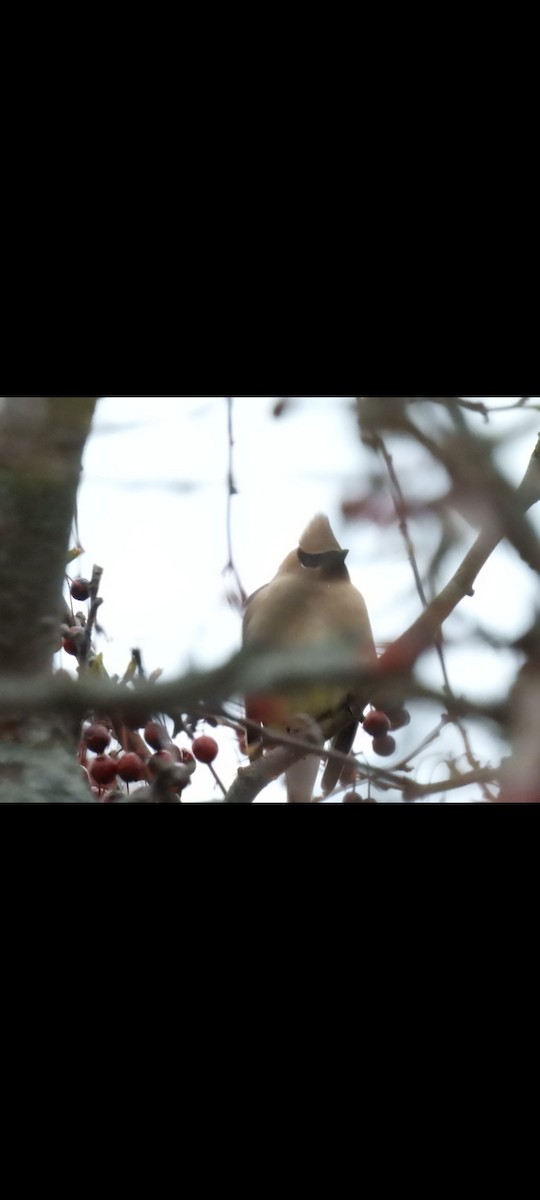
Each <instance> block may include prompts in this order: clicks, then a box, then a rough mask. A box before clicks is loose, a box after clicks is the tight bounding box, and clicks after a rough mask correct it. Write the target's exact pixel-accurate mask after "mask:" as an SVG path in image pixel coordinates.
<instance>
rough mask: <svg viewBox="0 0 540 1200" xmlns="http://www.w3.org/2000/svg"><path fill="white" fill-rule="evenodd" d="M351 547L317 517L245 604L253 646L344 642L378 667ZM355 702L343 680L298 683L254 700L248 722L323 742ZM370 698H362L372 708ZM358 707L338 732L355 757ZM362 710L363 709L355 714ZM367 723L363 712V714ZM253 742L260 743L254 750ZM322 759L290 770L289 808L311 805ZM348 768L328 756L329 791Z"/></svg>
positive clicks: (246, 636)
mask: <svg viewBox="0 0 540 1200" xmlns="http://www.w3.org/2000/svg"><path fill="white" fill-rule="evenodd" d="M347 554H348V550H344V549H343V548H342V547H341V546H340V544H339V542H338V541H337V539H336V537H335V535H334V533H333V531H332V527H331V525H330V522H329V520H328V517H327V516H326V514H325V513H317V514H316V515H315V516H314V517H313V518H312V519H311V521H310V522H309V524H308V525H307V526H306V528H305V529H304V532H303V533H302V535H301V537H300V539H299V543H298V547H297V548H296V549H295V550H291V552H290V553H289V554H287V556H286V557H285V558H284V560H283V562H282V563H281V565H280V567H279V568H278V570H277V572H276V574H275V576H274V578H273V579H271V580H270V582H269V583H267V584H265V585H264V586H263V587H261V588H258V589H257V591H255V592H253V593H252V595H251V596H249V597H248V600H247V601H246V605H245V609H244V616H243V624H242V641H243V646H244V647H245V648H246V649H250V650H251V649H253V650H265V651H269V650H275V651H285V652H286V651H287V650H291V651H292V650H293V649H294V648H296V647H298V648H308V647H310V646H314V647H321V645H322V644H324V643H326V644H327V645H332V644H338V643H339V644H340V645H343V644H344V643H345V644H347V645H350V647H351V657H352V656H353V655H354V662H355V664H356V665H358V666H359V667H361V666H362V665H364V666H365V668H366V670H371V669H372V668H373V666H374V664H375V663H376V660H377V652H376V649H375V643H374V640H373V634H372V631H371V624H370V620H369V614H368V610H367V606H366V603H365V600H364V598H363V596H362V595H361V593H360V592H359V591H358V589H357V588H356V587H354V585H353V584H352V583H351V579H350V575H349V572H348V570H347V567H346V566H345V559H346V557H347ZM349 700H351V701H353V697H352V696H349V695H348V693H347V689H346V687H345V686H344V685H343V684H340V683H339V682H337V683H336V682H332V683H325V682H324V680H321V683H320V684H314V685H313V684H309V685H304V686H303V687H298V686H295V687H294V688H291V689H287V692H284V693H283V694H280V695H275V694H274V695H261V696H256V695H249V696H247V697H246V702H245V703H246V717H247V718H248V719H249V720H252V721H256V722H258V723H259V725H263V726H264V725H270V726H272V728H274V729H275V730H276V731H286V732H288V733H292V734H296V735H297V736H300V737H301V736H304V737H305V736H306V732H305V730H306V726H309V724H310V723H311V725H312V727H313V729H312V732H311V735H310V734H309V732H308V736H311V737H313V736H315V738H316V740H317V741H318V743H319V745H322V744H323V743H322V740H321V738H322V734H321V732H320V730H317V726H316V724H314V723H316V722H317V720H320V719H321V718H322V717H323V716H325V715H326V714H327V713H329V712H330V711H331V710H332V709H334V708H336V707H337V706H338V705H339V704H341V703H342V702H347V703H348V702H349ZM367 700H368V697H366V698H365V699H362V704H361V707H365V704H366V703H367ZM354 712H355V707H354V702H353V703H352V704H351V721H350V723H348V724H347V725H346V727H345V728H344V729H343V730H341V732H340V733H339V734H337V735H336V737H335V739H334V742H333V748H334V749H337V750H340V751H341V752H342V753H344V754H348V753H349V751H350V750H351V748H352V745H353V741H354V737H355V734H356V730H357V727H358V719H355V716H354ZM356 712H357V713H358V708H357V709H356ZM360 719H361V715H360ZM254 742H256V743H257V744H256V745H255V747H254ZM247 745H248V752H250V751H251V753H253V752H255V753H260V752H261V746H260V739H258V738H257V733H255V734H254V733H253V731H249V730H248V733H247ZM318 768H319V756H318V755H317V754H309V755H306V757H305V758H302V759H300V760H299V761H298V762H296V763H294V764H293V765H292V766H291V767H289V768H288V769H287V771H286V786H287V800H288V802H289V803H291V804H294V803H309V802H310V801H311V800H312V798H313V789H314V786H315V782H316V779H317V773H318ZM341 771H342V764H341V763H339V762H336V760H332V759H328V761H327V765H326V769H325V771H324V774H323V778H322V781H321V782H322V788H323V791H324V792H325V793H326V794H328V793H329V792H330V791H332V789H333V788H334V787H335V785H336V783H337V781H338V779H339V776H340V774H341Z"/></svg>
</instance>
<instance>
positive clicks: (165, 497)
mask: <svg viewBox="0 0 540 1200" xmlns="http://www.w3.org/2000/svg"><path fill="white" fill-rule="evenodd" d="M486 403H489V404H490V405H493V406H494V407H495V406H497V407H500V406H502V405H503V404H504V403H506V402H505V401H503V400H501V399H494V400H490V399H486ZM273 404H274V401H273V400H271V399H261V398H248V399H244V398H241V399H235V400H234V406H233V424H234V441H235V444H234V478H235V482H236V486H237V489H238V495H236V496H235V497H234V498H233V501H232V537H233V551H234V559H235V565H236V567H237V570H238V572H239V575H240V578H241V580H242V583H243V585H244V588H245V590H246V592H248V593H250V592H251V591H253V590H254V589H255V588H257V587H260V586H261V584H263V583H266V582H267V581H268V580H269V579H270V578H271V577H272V576H273V574H274V573H275V571H276V569H277V567H278V565H279V563H280V562H281V560H282V558H283V557H284V556H285V554H286V553H287V552H288V551H289V550H290V549H292V548H293V547H294V546H296V545H297V544H298V537H299V535H300V533H301V532H302V529H303V528H304V526H305V525H306V524H307V522H308V521H309V519H310V517H311V516H313V514H314V513H315V512H318V511H323V512H326V513H327V514H328V516H329V518H330V521H331V524H332V526H333V528H334V531H335V533H336V536H337V538H338V539H339V540H340V542H341V544H342V545H345V546H348V547H349V550H350V553H349V557H348V560H347V565H348V567H349V570H350V573H351V576H352V579H353V582H354V583H355V584H356V586H357V587H359V589H360V590H361V591H362V593H363V594H364V596H365V598H366V602H367V604H368V608H369V611H370V615H371V621H372V626H373V631H374V636H375V640H376V641H377V642H378V643H383V642H384V641H385V640H390V639H392V638H393V637H396V636H397V635H398V634H399V633H401V632H402V630H403V629H404V628H405V627H406V625H407V624H408V623H409V622H410V621H411V620H412V619H414V617H415V616H416V615H418V612H419V611H420V602H419V599H418V597H417V594H416V590H415V588H414V584H413V580H412V573H411V570H410V566H409V564H408V561H407V557H406V553H405V549H404V546H403V542H402V539H401V537H400V535H399V533H398V531H397V530H396V529H395V528H394V527H393V526H385V527H382V528H381V527H377V526H375V525H372V524H368V523H365V522H363V523H362V524H360V523H347V522H345V521H344V520H343V518H342V517H341V514H340V504H341V501H342V500H343V499H344V498H346V497H355V496H357V495H358V494H360V493H363V492H364V491H368V490H369V477H370V475H372V474H373V473H374V472H375V471H376V470H377V469H378V465H379V464H378V461H377V460H375V458H374V457H373V455H372V454H371V453H370V452H368V451H367V449H366V448H365V447H363V446H362V445H361V444H360V442H359V438H358V434H357V428H356V423H355V415H354V410H353V406H352V401H351V400H347V399H343V398H338V399H309V398H306V399H300V400H295V401H294V403H293V405H292V408H291V410H290V412H289V411H287V412H286V413H285V414H284V415H283V416H282V417H281V418H279V419H275V418H274V417H273V416H272V408H273ZM539 419H540V416H539V414H538V413H537V412H531V413H527V412H523V411H521V410H518V411H517V412H514V413H500V414H499V415H497V416H495V415H494V416H492V418H491V420H490V424H489V426H486V427H485V431H486V432H487V433H488V434H490V435H492V436H493V435H498V436H501V437H503V444H502V445H501V447H500V448H499V451H498V459H499V465H500V466H501V467H502V469H503V470H504V471H505V474H506V475H507V477H508V478H509V479H510V480H511V481H513V482H515V483H517V482H518V481H519V479H520V478H521V475H522V474H523V471H524V469H525V466H526V464H527V461H528V458H529V456H530V453H531V450H532V448H533V446H534V443H535V440H536V436H537V429H538V424H539ZM474 427H475V428H478V429H479V430H480V429H484V426H483V425H482V422H481V418H478V425H476V424H475V426H474ZM516 431H519V436H516ZM391 448H392V450H393V453H394V463H395V467H396V470H397V472H398V475H399V477H400V481H401V483H402V486H403V489H404V491H405V493H406V495H407V496H408V497H410V496H412V495H414V496H417V497H419V498H423V497H425V496H426V495H439V494H441V493H443V492H444V490H445V476H444V473H443V472H442V470H440V469H437V468H435V467H433V466H432V464H431V462H430V461H429V462H428V460H426V459H425V458H424V457H423V456H422V454H421V453H420V452H419V451H418V450H417V449H416V448H414V447H407V446H405V445H404V443H403V442H399V443H397V442H395V443H394V444H393V445H392V447H391ZM227 466H228V443H227V408H226V402H225V399H224V398H209V399H195V398H192V399H190V398H181V399H172V398H152V399H143V398H127V397H125V398H124V397H123V398H114V399H102V400H100V402H99V405H98V409H97V413H96V417H95V421H94V427H93V432H92V435H91V437H90V438H89V441H88V444H87V447H86V452H85V457H84V464H83V467H84V472H83V478H82V484H81V488H80V493H79V505H78V508H79V512H78V516H79V532H80V537H81V540H82V544H83V546H84V547H85V554H84V556H82V557H81V559H79V560H78V562H77V563H76V564H73V570H72V572H71V573H72V574H73V575H75V574H82V575H89V574H90V572H91V569H92V564H93V563H94V562H95V563H99V564H100V565H101V566H102V567H104V575H103V580H102V587H101V595H102V596H103V599H104V603H103V606H102V608H101V610H100V621H101V623H102V624H103V626H104V628H105V630H106V635H107V638H106V640H103V639H101V640H100V641H99V643H98V644H97V648H98V649H101V650H103V652H104V661H105V665H106V667H107V670H108V671H109V673H114V672H117V673H119V674H122V673H123V671H124V670H125V667H126V665H127V663H128V661H129V658H130V650H131V647H132V646H137V647H139V648H140V649H141V651H142V654H143V662H144V665H145V668H146V670H147V671H151V670H153V669H154V668H155V667H162V668H163V669H164V677H168V678H172V677H173V676H174V675H175V674H176V673H177V672H179V671H181V670H184V669H186V668H187V667H188V666H189V665H197V666H201V667H204V666H211V665H214V664H216V663H217V662H220V661H223V660H224V659H226V658H227V657H228V656H229V654H230V653H231V652H232V651H234V650H236V649H237V648H238V646H239V643H240V617H239V615H238V614H237V613H236V612H234V611H233V610H232V609H231V608H230V606H229V604H228V603H227V600H226V591H227V588H228V587H229V586H230V580H229V579H225V578H224V576H223V574H222V572H223V568H224V566H225V564H226V561H227V542H226V500H227V484H226V480H227ZM531 520H532V521H533V523H534V524H535V527H536V528H537V530H538V531H539V532H540V514H539V513H538V512H537V511H535V510H534V509H533V510H532V513H531ZM462 526H463V530H464V535H465V538H466V541H465V542H464V548H465V549H466V548H467V547H468V546H469V545H470V544H471V542H472V541H473V540H474V536H475V530H474V529H472V527H470V526H468V525H467V524H466V523H465V521H463V522H462ZM410 529H411V533H412V535H413V540H414V542H415V547H416V549H417V552H418V558H419V562H420V567H421V569H422V566H423V565H424V564H425V562H426V561H427V560H428V559H429V554H430V551H432V550H433V548H434V546H435V544H436V534H437V527H436V523H435V522H432V523H431V526H429V525H427V526H426V525H425V524H423V525H421V524H420V523H419V522H417V521H416V522H414V521H411V522H410ZM460 556H461V554H460V553H458V554H457V555H456V557H455V559H454V558H453V557H450V558H449V559H448V560H447V561H446V562H445V565H444V576H443V577H442V578H441V579H440V581H439V582H440V584H442V583H444V582H445V581H446V579H447V578H448V577H449V576H450V574H451V573H452V571H453V570H454V569H455V567H456V566H457V563H458V561H459V558H460ZM536 597H537V591H536V579H535V577H533V575H532V572H530V571H529V570H528V568H526V567H525V566H524V565H523V563H522V562H521V561H520V560H519V558H518V556H517V555H516V553H515V552H514V551H513V549H512V548H511V547H508V546H507V545H505V544H503V545H502V546H500V547H499V548H498V549H497V550H496V551H495V553H494V554H493V555H492V557H491V559H490V561H489V562H488V563H487V564H486V566H485V567H484V569H483V571H482V572H481V574H480V576H479V578H478V580H477V583H476V585H475V596H474V597H473V598H472V599H470V600H467V601H465V602H464V604H466V605H467V612H466V614H465V613H464V612H463V613H462V610H463V608H464V606H463V605H462V606H460V610H459V611H458V612H457V613H456V614H455V615H454V616H453V617H452V618H451V620H450V621H449V622H448V626H447V633H448V637H449V639H452V640H455V642H456V643H457V645H456V646H455V647H452V648H451V649H450V648H449V650H448V653H447V661H448V666H449V671H450V679H451V683H452V684H453V686H454V689H455V690H456V691H457V692H464V691H468V692H469V694H470V695H471V696H473V697H474V698H475V699H482V698H485V697H489V698H493V697H494V695H495V694H499V693H500V694H504V692H505V690H506V689H507V687H508V686H509V683H510V681H511V679H512V675H513V671H514V663H513V659H512V658H511V656H509V655H505V654H504V653H502V652H499V651H497V652H495V651H493V650H491V649H489V648H482V649H478V648H475V647H474V646H471V645H470V644H469V643H467V644H463V642H462V639H463V631H464V628H465V624H464V621H465V615H466V616H467V617H469V616H470V617H473V618H475V619H476V615H477V614H478V620H479V621H481V623H482V624H483V626H484V627H488V628H489V629H490V630H491V631H492V632H497V633H500V634H502V635H503V636H509V637H512V638H514V637H517V636H519V634H520V633H522V632H523V631H524V629H525V628H526V626H527V624H528V623H529V622H530V621H531V620H532V617H533V611H534V604H535V599H536ZM460 642H461V645H460ZM63 657H64V659H66V658H67V656H65V655H64V656H63ZM63 665H65V666H69V667H71V665H72V664H71V663H70V662H68V661H64V664H63ZM422 676H423V678H425V679H429V681H430V682H432V683H433V684H435V685H436V686H439V685H440V682H441V680H440V669H439V668H438V664H437V661H436V658H435V656H434V655H430V656H426V658H425V659H424V661H423V664H422ZM411 711H412V709H411ZM432 727H433V725H432V724H431V725H428V724H426V713H425V711H423V707H422V706H421V705H418V706H414V712H413V721H412V722H411V725H410V726H409V727H408V729H406V730H403V731H400V732H398V734H397V735H396V740H397V743H398V748H397V754H396V756H395V757H394V758H390V759H384V760H383V759H376V758H375V757H374V756H373V755H372V754H371V753H370V746H371V742H370V740H369V739H366V738H365V735H361V737H363V738H364V741H363V742H362V741H361V742H360V743H359V744H361V745H363V747H364V749H365V750H367V752H368V758H369V761H371V762H374V763H376V764H378V765H384V766H385V767H386V766H388V767H390V768H391V767H392V763H393V762H395V761H398V760H399V759H400V758H401V757H403V755H404V753H406V751H407V749H408V748H409V747H412V746H413V745H417V744H418V743H419V742H420V741H421V740H422V737H424V736H425V734H426V733H428V732H430V730H431V728H432ZM209 732H213V731H209ZM455 736H456V735H455V734H454V731H453V730H449V731H447V733H446V734H445V740H444V743H443V742H442V740H439V741H438V742H437V743H436V744H435V746H432V747H430V748H429V750H427V751H426V752H425V753H424V754H423V756H422V760H421V763H420V764H419V770H418V777H419V778H421V779H422V780H424V781H425V780H427V779H430V778H443V777H444V776H445V774H446V773H447V767H446V764H445V763H444V758H445V755H446V754H448V753H449V752H451V750H452V749H453V748H455V747H456V745H459V746H460V745H461V743H460V742H459V741H458V742H456V741H455ZM471 737H472V741H473V748H474V750H475V753H476V754H477V755H478V757H479V758H480V759H481V760H482V761H483V762H485V761H487V760H490V761H491V762H492V763H495V762H497V761H498V759H499V758H500V753H501V747H500V745H499V744H498V743H495V742H494V740H493V738H492V737H491V736H490V734H489V732H488V731H487V730H486V728H485V727H483V726H479V725H477V724H476V725H474V726H471ZM219 741H220V747H221V748H220V754H219V756H218V759H217V760H216V763H215V764H214V765H215V767H216V769H217V770H218V773H219V774H220V775H221V777H222V779H223V782H224V784H225V786H227V785H228V784H229V783H230V782H231V779H232V777H233V775H234V772H235V770H236V767H237V765H238V764H239V763H240V762H241V761H242V760H241V759H240V757H239V755H238V753H237V750H236V743H235V738H234V734H231V733H230V731H219ZM503 752H504V751H503ZM243 761H245V760H243ZM219 795H220V793H219V792H218V791H216V790H215V786H214V783H213V780H212V778H211V776H210V773H209V772H208V771H207V770H206V769H205V768H204V767H202V766H200V767H198V768H197V771H196V772H195V776H194V779H193V784H192V786H191V788H190V789H188V791H187V792H186V793H185V798H186V800H187V799H188V796H189V799H190V800H197V799H212V798H219ZM478 795H479V793H478V790H477V789H476V788H474V789H472V790H471V789H469V790H468V791H465V789H463V790H462V791H461V792H460V793H450V794H449V798H452V799H461V800H465V799H471V798H476V797H477V796H478ZM283 798H284V789H283V788H282V786H281V785H280V784H275V785H272V787H271V788H267V789H266V791H265V792H264V793H263V794H262V796H261V799H264V800H268V799H278V800H282V799H283ZM389 798H392V799H397V798H398V796H397V794H396V793H390V795H389Z"/></svg>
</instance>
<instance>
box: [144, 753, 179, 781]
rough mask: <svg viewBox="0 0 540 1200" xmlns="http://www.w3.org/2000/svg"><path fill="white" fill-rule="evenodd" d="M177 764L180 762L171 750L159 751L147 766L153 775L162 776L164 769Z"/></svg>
mask: <svg viewBox="0 0 540 1200" xmlns="http://www.w3.org/2000/svg"><path fill="white" fill-rule="evenodd" d="M175 749H176V747H175ZM176 762H178V759H177V758H176V755H174V754H171V753H170V751H169V750H157V751H156V753H155V754H152V756H151V757H150V758H149V759H148V762H147V764H146V766H147V767H148V770H149V772H150V774H151V775H160V774H161V773H162V771H163V768H164V767H171V766H172V765H173V763H176Z"/></svg>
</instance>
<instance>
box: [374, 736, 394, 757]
mask: <svg viewBox="0 0 540 1200" xmlns="http://www.w3.org/2000/svg"><path fill="white" fill-rule="evenodd" d="M372 745H373V753H374V754H380V755H381V758H388V755H389V754H393V753H394V750H395V748H396V740H395V738H393V737H391V735H390V734H389V733H385V734H383V736H382V737H376V738H373V743H372Z"/></svg>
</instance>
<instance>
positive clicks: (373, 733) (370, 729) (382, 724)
mask: <svg viewBox="0 0 540 1200" xmlns="http://www.w3.org/2000/svg"><path fill="white" fill-rule="evenodd" d="M362 728H363V730H364V733H368V734H369V736H370V737H372V738H378V737H383V735H384V734H385V733H388V730H389V729H390V721H389V720H388V717H387V715H386V713H383V712H381V711H380V709H378V708H374V709H373V711H372V712H369V713H368V715H367V717H366V718H365V720H364V721H363V722H362Z"/></svg>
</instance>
